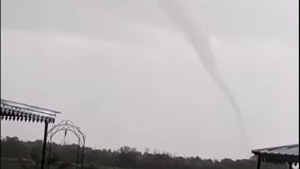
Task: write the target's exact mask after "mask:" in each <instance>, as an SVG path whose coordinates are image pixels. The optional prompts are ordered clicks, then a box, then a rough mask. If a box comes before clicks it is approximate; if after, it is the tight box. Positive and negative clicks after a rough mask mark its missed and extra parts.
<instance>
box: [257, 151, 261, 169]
mask: <svg viewBox="0 0 300 169" xmlns="http://www.w3.org/2000/svg"><path fill="white" fill-rule="evenodd" d="M260 163H261V157H260V154H258V155H257V166H256V169H260Z"/></svg>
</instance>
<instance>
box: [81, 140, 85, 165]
mask: <svg viewBox="0 0 300 169" xmlns="http://www.w3.org/2000/svg"><path fill="white" fill-rule="evenodd" d="M84 149H85V140H83V146H82V156H81V169H83V161H84Z"/></svg>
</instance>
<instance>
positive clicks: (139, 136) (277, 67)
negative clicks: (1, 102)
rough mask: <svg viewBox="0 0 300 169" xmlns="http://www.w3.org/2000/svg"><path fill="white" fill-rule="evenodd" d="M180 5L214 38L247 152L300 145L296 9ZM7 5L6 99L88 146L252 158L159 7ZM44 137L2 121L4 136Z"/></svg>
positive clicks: (18, 1) (270, 0)
mask: <svg viewBox="0 0 300 169" xmlns="http://www.w3.org/2000/svg"><path fill="white" fill-rule="evenodd" d="M177 1H178V2H179V3H180V4H181V5H180V6H181V7H182V9H183V10H185V11H188V15H189V16H190V19H191V20H192V21H193V22H194V23H195V24H201V25H202V27H203V29H204V30H205V32H207V33H208V34H207V36H208V37H209V40H210V43H211V45H212V48H213V52H214V53H215V55H216V59H217V63H218V66H219V69H220V70H221V74H222V75H223V76H224V78H225V80H226V82H227V83H228V85H229V86H230V88H231V90H232V92H233V93H234V95H235V97H236V99H237V101H238V103H239V105H240V107H241V109H242V111H243V118H244V122H245V126H246V129H247V132H248V138H249V142H250V146H251V148H259V147H268V146H276V145H284V144H291V143H297V142H298V136H299V135H298V133H299V130H298V125H299V120H298V119H299V107H298V94H299V73H298V69H299V51H298V37H299V35H298V34H299V33H298V30H299V21H298V20H299V18H298V16H299V15H298V12H299V8H298V7H299V1H297V0H251V1H250V0H248V1H246V0H231V1H224V0H184V1H183V0H177ZM1 5H2V6H1V42H2V43H1V49H2V50H1V98H5V99H8V100H13V101H19V102H24V103H28V104H33V105H37V106H41V107H45V108H52V109H55V110H58V111H61V112H62V113H63V114H60V115H59V116H58V117H57V122H59V121H60V120H63V119H68V120H72V121H73V122H74V123H75V124H77V125H78V126H80V128H81V129H82V131H83V132H84V133H85V134H86V135H87V146H91V147H97V148H111V149H117V148H119V147H120V146H124V145H129V146H133V147H137V148H138V149H140V150H144V149H145V148H146V147H148V148H150V149H155V148H156V149H158V150H162V151H168V152H171V153H176V154H177V155H186V156H200V157H203V158H224V157H231V158H244V157H245V156H244V154H245V149H244V148H243V146H242V143H241V138H240V135H239V132H238V131H239V130H238V125H237V123H236V120H235V115H234V112H233V109H232V107H231V105H230V103H229V101H228V100H227V98H226V97H225V95H224V94H223V92H222V91H221V90H220V88H219V87H218V85H216V84H215V83H214V81H213V80H212V79H211V77H210V76H209V74H208V73H207V71H206V70H205V69H204V67H203V65H202V64H201V61H200V60H199V59H198V56H197V55H196V53H195V51H194V49H193V48H192V46H191V45H190V43H189V42H188V41H187V40H186V39H185V37H184V36H183V34H182V32H181V31H180V30H179V29H178V28H177V26H176V25H175V24H174V23H173V22H172V20H171V19H170V17H169V16H168V15H167V13H166V12H165V11H164V10H163V8H162V7H161V6H160V5H159V3H158V2H157V1H156V0H143V1H141V0H126V1H125V0H90V1H80V0H52V1H40V0H26V1H22V0H3V1H1ZM42 133H43V126H41V125H40V124H27V123H20V122H6V121H2V122H1V134H2V136H6V135H10V136H12V135H16V136H18V137H20V138H21V139H25V140H34V139H41V138H42ZM56 140H57V141H61V140H62V137H57V139H56ZM68 140H69V141H70V142H72V141H74V138H72V137H70V138H68ZM249 152H250V150H249Z"/></svg>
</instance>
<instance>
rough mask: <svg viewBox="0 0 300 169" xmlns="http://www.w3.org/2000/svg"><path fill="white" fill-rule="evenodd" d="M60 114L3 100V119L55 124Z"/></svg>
mask: <svg viewBox="0 0 300 169" xmlns="http://www.w3.org/2000/svg"><path fill="white" fill-rule="evenodd" d="M58 113H59V112H57V111H53V110H49V109H44V108H40V107H36V106H31V105H27V104H23V103H17V102H13V101H8V100H4V99H1V119H4V120H17V121H18V120H20V121H23V120H24V121H25V122H26V121H27V120H28V121H29V122H30V121H32V122H48V123H54V122H55V117H56V114H58Z"/></svg>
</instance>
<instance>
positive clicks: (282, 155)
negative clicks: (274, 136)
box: [252, 144, 299, 163]
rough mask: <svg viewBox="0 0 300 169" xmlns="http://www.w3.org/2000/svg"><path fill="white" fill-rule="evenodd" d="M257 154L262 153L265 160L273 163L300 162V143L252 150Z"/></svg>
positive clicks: (262, 158)
mask: <svg viewBox="0 0 300 169" xmlns="http://www.w3.org/2000/svg"><path fill="white" fill-rule="evenodd" d="M252 153H253V154H255V155H260V156H261V160H262V161H264V162H273V163H286V162H291V163H294V162H296V163H299V144H292V145H285V146H278V147H270V148H263V149H256V150H252Z"/></svg>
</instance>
